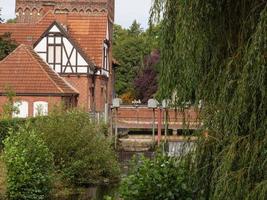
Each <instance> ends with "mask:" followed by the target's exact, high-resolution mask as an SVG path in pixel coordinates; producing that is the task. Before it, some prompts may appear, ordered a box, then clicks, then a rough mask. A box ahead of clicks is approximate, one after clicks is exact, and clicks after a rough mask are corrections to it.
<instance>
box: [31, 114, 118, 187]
mask: <svg viewBox="0 0 267 200" xmlns="http://www.w3.org/2000/svg"><path fill="white" fill-rule="evenodd" d="M33 126H34V127H36V128H38V130H40V132H42V138H43V139H44V141H45V143H46V144H47V146H48V147H49V149H50V151H51V152H52V153H53V154H54V163H55V167H56V169H57V170H58V171H59V172H61V174H62V175H63V179H64V180H63V181H64V182H66V181H67V182H69V183H72V184H75V185H88V184H100V183H104V182H109V181H113V180H117V179H118V177H119V164H118V162H117V158H116V154H115V152H114V151H113V149H112V147H111V143H110V141H109V140H108V139H107V138H106V136H105V134H106V130H107V129H106V126H103V125H95V124H93V123H92V122H91V121H90V117H89V115H88V113H84V112H80V111H69V112H67V113H63V114H62V113H60V114H59V115H57V114H52V115H51V116H48V117H47V118H39V119H37V120H36V121H35V122H34V123H33Z"/></svg>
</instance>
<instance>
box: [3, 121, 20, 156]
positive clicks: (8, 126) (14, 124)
mask: <svg viewBox="0 0 267 200" xmlns="http://www.w3.org/2000/svg"><path fill="white" fill-rule="evenodd" d="M24 123H25V119H5V120H0V151H1V150H2V149H3V141H4V139H6V137H8V134H9V132H10V130H13V131H14V132H15V131H17V130H18V129H19V127H20V126H22V125H23V124H24Z"/></svg>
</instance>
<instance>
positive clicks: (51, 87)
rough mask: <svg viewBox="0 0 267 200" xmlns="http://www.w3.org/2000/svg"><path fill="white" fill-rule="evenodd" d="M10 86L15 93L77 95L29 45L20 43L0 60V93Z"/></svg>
mask: <svg viewBox="0 0 267 200" xmlns="http://www.w3.org/2000/svg"><path fill="white" fill-rule="evenodd" d="M6 87H11V88H12V89H13V90H14V91H15V92H16V93H17V94H24V95H27V94H36V95H38V94H42V95H45V94H47V95H59V96H67V95H78V91H77V90H76V89H75V88H73V87H72V86H71V85H70V84H69V83H68V82H67V81H65V80H64V79H63V78H61V77H60V76H59V75H58V74H57V73H56V72H55V71H53V70H52V69H51V68H50V67H49V66H48V65H47V64H46V63H45V62H44V61H43V60H42V59H41V58H40V57H39V56H38V55H37V53H35V52H34V50H33V49H32V48H31V47H28V46H26V45H23V44H22V45H20V46H19V47H18V48H17V49H16V50H15V51H13V52H12V53H11V54H10V55H9V56H7V57H6V58H5V59H4V60H2V61H1V62H0V94H1V93H2V94H3V93H5V92H6V91H5V90H6Z"/></svg>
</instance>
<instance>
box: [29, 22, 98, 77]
mask: <svg viewBox="0 0 267 200" xmlns="http://www.w3.org/2000/svg"><path fill="white" fill-rule="evenodd" d="M55 46H56V47H55ZM34 50H35V51H36V52H37V53H38V54H39V55H40V57H42V58H43V59H44V60H45V61H46V62H47V63H48V64H49V65H50V66H51V68H53V69H54V70H55V71H56V72H57V73H80V74H81V73H86V74H93V72H94V68H95V64H94V63H93V62H92V61H91V60H90V59H89V57H88V55H87V54H86V53H85V52H84V51H83V50H82V49H81V48H80V47H79V45H78V44H77V43H76V42H75V41H74V40H73V39H72V38H71V37H70V35H69V34H68V32H67V31H66V30H65V28H64V27H63V26H62V25H61V24H60V23H58V22H57V21H54V22H53V23H52V24H51V25H50V26H49V27H48V28H47V30H46V31H45V32H44V33H43V34H42V36H41V37H40V38H39V39H38V40H37V41H36V42H35V44H34ZM54 57H56V58H54Z"/></svg>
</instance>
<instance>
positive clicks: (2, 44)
mask: <svg viewBox="0 0 267 200" xmlns="http://www.w3.org/2000/svg"><path fill="white" fill-rule="evenodd" d="M17 46H18V45H17V43H16V42H15V41H14V40H13V39H11V34H10V33H5V34H3V35H0V60H2V59H4V58H5V57H6V56H7V55H8V54H10V53H11V52H12V51H13V50H14V49H15V48H16V47H17Z"/></svg>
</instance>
